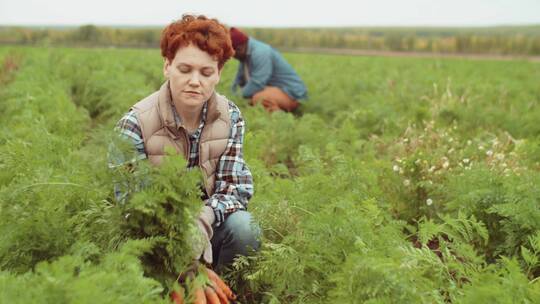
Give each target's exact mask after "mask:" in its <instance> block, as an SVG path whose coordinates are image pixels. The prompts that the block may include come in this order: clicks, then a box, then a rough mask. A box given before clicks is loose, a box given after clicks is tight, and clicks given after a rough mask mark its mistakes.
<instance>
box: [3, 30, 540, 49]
mask: <svg viewBox="0 0 540 304" xmlns="http://www.w3.org/2000/svg"><path fill="white" fill-rule="evenodd" d="M244 30H245V31H246V32H248V33H249V34H250V35H252V36H253V37H255V38H257V39H259V40H262V41H265V42H268V43H270V44H271V45H273V46H275V47H277V48H287V49H295V48H301V47H302V48H347V49H361V50H381V51H404V52H433V53H468V54H471V53H472V54H512V55H540V25H536V26H503V27H482V28H480V27H479V28H420V27H419V28H390V27H381V28H376V27H369V28H245V29H244ZM160 33H161V28H156V27H153V28H152V27H97V26H94V25H84V26H81V27H65V28H59V27H56V28H55V27H43V28H38V27H5V26H4V27H0V43H2V44H24V45H64V46H118V47H158V46H159V38H160Z"/></svg>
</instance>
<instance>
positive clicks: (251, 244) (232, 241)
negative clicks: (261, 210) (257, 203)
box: [210, 210, 261, 271]
mask: <svg viewBox="0 0 540 304" xmlns="http://www.w3.org/2000/svg"><path fill="white" fill-rule="evenodd" d="M260 237H261V229H260V227H259V225H257V224H256V223H255V222H254V221H253V220H252V217H251V213H249V212H247V211H243V210H238V211H236V212H234V213H232V214H230V215H229V216H228V217H227V218H226V219H225V222H223V224H221V226H219V227H216V228H214V236H213V237H212V239H211V240H210V242H211V243H212V253H213V259H214V262H213V263H212V266H213V267H214V268H215V269H217V270H218V271H222V270H223V269H224V268H227V267H229V266H230V265H231V264H232V262H233V260H234V258H235V257H236V256H238V255H248V254H249V253H251V252H253V251H258V250H259V248H260V246H261V240H260Z"/></svg>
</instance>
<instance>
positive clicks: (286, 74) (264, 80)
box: [233, 37, 307, 101]
mask: <svg viewBox="0 0 540 304" xmlns="http://www.w3.org/2000/svg"><path fill="white" fill-rule="evenodd" d="M245 64H247V67H248V71H249V80H248V81H246V79H245V77H244V65H245ZM238 85H240V86H241V87H242V96H244V97H245V98H251V97H252V96H253V95H254V94H256V93H257V92H259V91H261V90H263V89H264V87H265V86H274V87H278V88H280V89H281V90H283V91H284V92H285V93H287V95H289V96H290V97H292V98H293V99H296V100H298V101H302V100H303V99H306V98H307V89H306V86H305V85H304V82H302V79H300V76H298V74H297V73H296V72H295V71H294V69H293V68H292V66H291V65H290V64H289V63H288V62H287V61H285V58H283V56H281V54H280V53H279V52H278V51H276V50H275V49H274V48H272V47H271V46H269V45H268V44H266V43H264V42H261V41H258V40H256V39H253V38H251V37H250V38H249V40H248V49H247V57H246V59H245V60H244V61H243V62H240V65H239V66H238V71H237V73H236V78H235V81H234V84H233V89H234V88H236V86H238Z"/></svg>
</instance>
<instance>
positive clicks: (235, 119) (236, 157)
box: [109, 101, 253, 226]
mask: <svg viewBox="0 0 540 304" xmlns="http://www.w3.org/2000/svg"><path fill="white" fill-rule="evenodd" d="M173 112H174V117H175V121H176V124H177V126H179V125H181V124H182V120H181V118H180V116H179V115H178V113H177V112H176V109H175V108H174V105H173ZM206 112H207V103H205V104H204V106H203V109H202V115H201V123H200V124H199V127H198V128H197V130H196V131H195V132H194V133H193V134H188V138H189V144H190V155H189V157H188V165H187V166H188V168H194V167H197V166H198V163H199V141H200V136H201V133H202V129H203V128H204V125H205V123H206ZM229 115H230V117H231V134H230V137H229V141H228V142H227V146H226V148H225V152H224V153H223V154H222V155H221V158H220V159H219V162H218V165H217V168H216V173H215V174H216V182H215V191H214V194H213V195H212V196H211V197H209V198H208V199H207V200H206V202H205V204H206V205H208V206H210V207H212V209H213V210H214V214H215V217H216V221H215V225H216V226H219V225H221V224H222V223H223V221H224V220H225V217H226V215H227V214H230V213H232V212H235V211H236V210H240V209H246V208H247V204H248V201H249V199H250V198H251V197H252V196H253V177H252V175H251V172H250V171H249V168H248V166H247V164H246V163H245V161H244V159H243V155H242V146H243V140H244V129H245V122H244V119H243V118H242V115H241V113H240V110H239V109H238V107H237V106H236V105H235V104H234V103H232V102H230V101H229ZM115 130H116V131H117V132H119V133H120V135H121V137H123V138H127V139H129V140H130V141H131V142H133V144H134V148H135V156H134V157H131V158H127V157H126V156H125V155H118V151H117V150H115V149H112V150H113V151H116V153H111V152H110V154H116V155H110V156H109V166H110V167H115V166H118V165H122V164H126V163H134V162H136V161H138V160H141V159H146V158H147V155H146V149H145V147H144V141H143V138H142V131H141V128H140V125H139V121H138V120H137V117H136V115H135V112H134V111H129V112H128V113H126V114H125V115H124V116H123V117H122V118H121V119H120V120H119V121H118V123H117V124H116V127H115ZM126 195H127V194H126V193H123V191H122V190H121V189H120V187H119V185H115V196H116V199H117V200H118V201H122V200H124V199H125V198H126Z"/></svg>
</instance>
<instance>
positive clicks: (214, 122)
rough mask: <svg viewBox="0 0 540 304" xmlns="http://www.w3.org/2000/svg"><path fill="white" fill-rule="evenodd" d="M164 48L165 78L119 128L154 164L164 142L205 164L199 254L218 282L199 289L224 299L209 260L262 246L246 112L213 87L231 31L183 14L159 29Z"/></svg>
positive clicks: (216, 262) (217, 262) (224, 261)
mask: <svg viewBox="0 0 540 304" xmlns="http://www.w3.org/2000/svg"><path fill="white" fill-rule="evenodd" d="M161 54H162V56H163V58H164V65H163V73H164V75H165V78H166V81H165V83H164V84H163V85H162V86H161V88H160V89H159V90H158V91H157V92H154V93H153V94H151V95H149V96H148V97H146V98H144V99H143V100H141V101H139V102H138V103H136V104H135V105H133V106H132V108H131V109H130V111H129V112H128V113H127V114H125V115H124V116H123V117H122V118H121V119H120V121H119V122H118V124H117V126H116V129H117V130H118V131H119V132H120V133H121V135H122V136H123V137H125V138H128V139H129V140H130V141H132V142H133V144H134V146H135V149H136V150H137V155H138V157H137V159H139V160H143V159H145V160H148V161H150V162H151V163H152V164H154V165H159V163H160V162H161V160H162V158H163V157H164V155H165V154H166V153H165V147H174V148H175V149H176V151H177V152H178V153H182V154H183V155H184V157H185V158H186V160H187V163H188V168H200V169H201V171H202V172H203V178H204V192H205V197H204V198H203V202H202V203H201V208H202V211H201V214H200V216H199V219H198V227H199V228H200V230H201V231H202V233H203V235H204V236H205V238H206V248H204V249H203V250H202V252H200V253H196V254H197V257H196V260H198V261H200V262H202V263H205V265H207V273H208V276H209V278H210V279H211V280H213V281H214V283H215V284H213V286H212V288H210V287H208V288H206V289H205V290H204V292H200V294H202V295H203V296H205V297H207V298H208V299H210V298H214V297H215V296H216V295H217V296H219V298H220V300H221V302H222V303H227V302H228V300H230V299H232V298H233V297H234V296H233V295H232V293H231V292H230V289H229V290H227V289H228V287H227V286H226V284H223V281H221V279H220V278H219V277H218V276H217V275H216V274H215V273H214V272H213V271H212V270H210V268H214V269H217V270H218V272H219V270H222V269H224V268H225V267H227V266H229V265H230V264H232V262H233V259H234V258H235V257H236V256H237V255H247V254H248V252H249V251H251V250H253V249H254V250H258V248H259V247H260V241H259V237H260V229H259V228H258V226H256V225H253V223H252V220H251V215H250V213H249V212H247V211H246V209H247V204H248V200H249V199H250V198H251V196H252V195H253V180H252V175H251V172H250V171H249V168H248V166H247V165H246V163H245V161H244V159H243V156H242V150H243V138H244V120H243V118H242V115H241V113H240V111H239V109H238V107H237V106H236V105H235V104H234V103H232V102H231V101H230V100H228V99H227V98H226V97H224V96H222V95H219V94H218V93H216V92H215V87H216V85H217V84H218V82H219V80H220V75H221V71H222V68H223V66H224V64H225V62H226V61H227V60H228V59H229V58H230V57H232V56H233V54H234V50H233V48H232V45H231V39H230V36H229V31H228V30H227V28H226V27H224V26H223V25H222V24H220V23H219V22H218V21H217V20H215V19H208V18H206V17H204V16H193V15H184V16H183V17H182V19H181V20H178V21H175V22H173V23H171V24H169V25H168V26H167V27H166V28H165V29H164V30H163V33H162V37H161ZM117 198H118V197H117ZM210 265H211V266H210ZM177 300H178V299H177ZM178 302H180V301H178ZM209 303H214V302H210V300H209Z"/></svg>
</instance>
